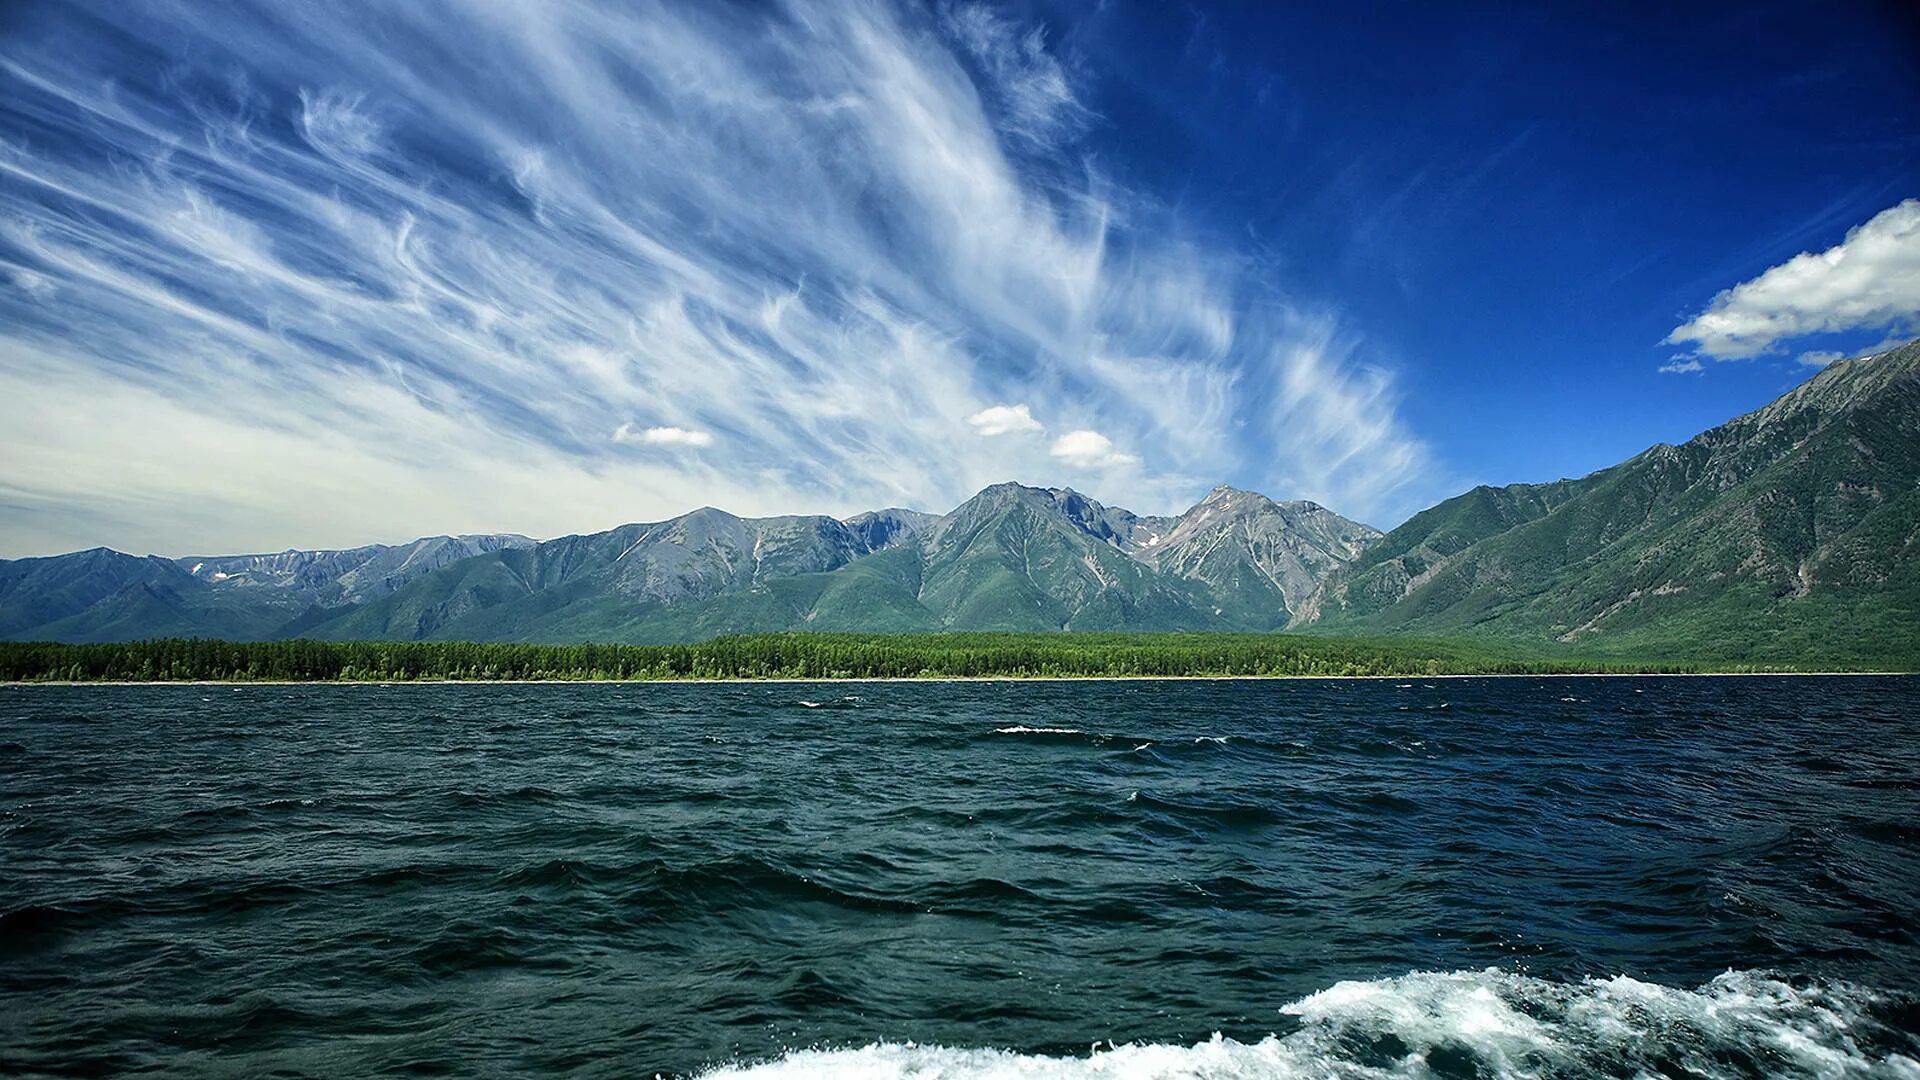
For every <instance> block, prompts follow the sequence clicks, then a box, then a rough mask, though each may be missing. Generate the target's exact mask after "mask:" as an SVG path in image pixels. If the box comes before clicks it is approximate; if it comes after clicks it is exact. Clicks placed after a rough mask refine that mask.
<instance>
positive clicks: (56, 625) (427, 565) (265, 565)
mask: <svg viewBox="0 0 1920 1080" xmlns="http://www.w3.org/2000/svg"><path fill="white" fill-rule="evenodd" d="M532 543H533V541H532V540H529V539H527V538H526V537H524V536H511V535H499V536H433V537H426V538H424V539H420V540H415V541H413V542H412V543H410V544H401V545H397V546H387V545H370V546H367V547H360V548H352V549H349V550H345V551H283V552H279V553H277V554H271V555H223V556H213V557H204V558H202V557H194V558H185V559H164V558H160V557H159V556H153V555H149V556H145V557H141V556H134V555H124V554H121V553H120V552H117V551H112V550H109V549H107V548H93V549H91V550H88V551H77V552H74V553H72V554H69V555H55V556H51V557H48V558H40V559H14V560H10V561H8V560H0V637H5V638H15V639H19V638H29V637H37V638H48V639H54V640H60V641H118V640H124V639H127V638H135V637H161V636H168V637H226V638H239V639H254V638H263V637H277V636H283V631H286V632H297V627H298V624H299V622H300V620H301V619H302V617H303V615H304V616H305V617H307V618H308V619H316V620H317V619H318V618H320V617H321V615H320V614H319V613H323V612H324V611H325V610H326V609H328V608H336V607H345V606H350V605H352V604H355V603H358V602H361V601H365V600H369V599H372V598H375V597H379V596H383V595H385V594H387V593H389V592H392V591H393V590H394V589H397V588H400V587H401V586H403V585H405V584H407V583H408V582H410V581H412V580H414V579H415V578H418V577H420V576H421V575H423V574H427V573H431V572H432V571H434V570H436V569H439V568H440V567H442V566H445V565H447V564H448V563H451V562H455V561H458V560H460V559H465V558H470V557H472V556H474V555H476V554H479V553H481V552H486V551H494V550H499V549H501V548H506V547H515V546H522V547H524V546H527V545H530V544H532Z"/></svg>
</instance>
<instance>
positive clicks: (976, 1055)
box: [703, 968, 1920, 1080]
mask: <svg viewBox="0 0 1920 1080" xmlns="http://www.w3.org/2000/svg"><path fill="white" fill-rule="evenodd" d="M1879 1000H1880V998H1879V996H1878V995H1877V994H1875V993H1874V992H1873V991H1870V990H1865V989H1862V988H1859V987H1855V986H1852V985H1849V984H1846V983H1836V982H1828V983H1814V984H1799V985H1796V984H1792V983H1788V982H1784V981H1782V980H1780V979H1778V978H1775V977H1773V976H1771V975H1769V974H1767V973H1764V972H1731V971H1730V972H1728V973H1726V974H1725V975H1722V976H1720V977H1718V978H1716V979H1714V980H1713V981H1712V982H1709V983H1707V984H1706V985H1705V986H1702V987H1699V988H1698V989H1695V990H1684V989H1678V988H1675V987H1669V986H1662V985H1659V984H1657V983H1648V982H1641V981H1640V980H1637V979H1632V978H1628V977H1626V976H1616V977H1614V978H1610V979H1587V980H1584V981H1582V982H1578V983H1564V982H1554V981H1552V980H1547V979H1538V978H1533V977H1530V976H1526V975H1516V974H1513V973H1511V972H1505V971H1501V970H1499V969H1494V968H1489V969H1487V970H1485V971H1456V972H1416V973H1414V974H1410V975H1403V976H1400V977H1398V978H1391V979H1377V980H1372V981H1349V982H1341V983H1336V984H1334V985H1333V986H1330V987H1328V988H1327V989H1325V990H1322V991H1320V992H1318V993H1315V994H1311V995H1309V996H1307V997H1304V998H1301V999H1300V1000H1298V1001H1295V1002H1293V1003H1291V1004H1289V1005H1286V1006H1284V1007H1283V1008H1282V1009H1281V1010H1280V1011H1281V1012H1282V1013H1284V1014H1287V1015H1289V1016H1292V1017H1295V1018H1297V1019H1298V1021H1299V1023H1300V1027H1299V1029H1298V1030H1295V1031H1293V1032H1291V1033H1289V1034H1287V1035H1285V1036H1273V1035H1269V1036H1267V1037H1266V1038H1264V1039H1261V1040H1259V1041H1258V1042H1240V1041H1237V1040H1234V1039H1229V1038H1224V1037H1222V1036H1220V1035H1218V1034H1216V1035H1214V1036H1213V1038H1211V1039H1209V1040H1208V1041H1206V1042H1202V1043H1198V1044H1196V1045H1190V1046H1182V1045H1173V1044H1166V1043H1131V1044H1125V1045H1119V1046H1115V1045H1113V1044H1111V1043H1109V1044H1107V1047H1106V1048H1105V1049H1101V1048H1100V1047H1098V1046H1095V1047H1094V1048H1093V1049H1092V1050H1091V1051H1090V1052H1089V1053H1088V1054H1087V1055H1086V1056H1084V1057H1082V1056H1048V1055H1039V1054H1021V1053H1016V1052H1013V1051H1009V1050H996V1049H964V1048H953V1047H944V1046H919V1045H915V1044H913V1043H888V1042H881V1043H873V1044H871V1045H868V1046H863V1047H859V1048H856V1049H840V1050H822V1049H812V1050H796V1051H792V1052H790V1053H788V1054H786V1055H784V1056H782V1057H780V1058H778V1059H776V1060H773V1061H766V1062H760V1063H753V1064H732V1065H725V1066H721V1067H719V1068H716V1069H713V1070H711V1071H709V1072H707V1073H705V1074H703V1075H704V1076H706V1077H708V1078H713V1080H718V1078H728V1080H733V1078H742V1080H796V1078H813V1077H820V1078H825V1077H836V1078H852V1080H869V1078H870V1080H908V1078H916V1077H927V1078H932V1077H940V1078H942V1080H974V1078H979V1080H1033V1078H1041V1080H1078V1078H1081V1077H1128V1078H1137V1080H1176V1078H1179V1080H1264V1078H1295V1077H1328V1078H1354V1080H1362V1078H1374V1077H1381V1078H1386V1077H1427V1076H1432V1075H1434V1074H1435V1072H1434V1070H1435V1067H1436V1066H1440V1067H1442V1068H1444V1069H1446V1070H1447V1071H1448V1072H1449V1073H1450V1074H1451V1073H1453V1072H1459V1071H1462V1067H1463V1065H1467V1066H1470V1067H1468V1068H1466V1069H1465V1070H1464V1071H1466V1072H1471V1073H1473V1074H1476V1075H1480V1076H1490V1077H1578V1076H1595V1075H1599V1076H1632V1075H1659V1074H1665V1073H1670V1072H1672V1071H1674V1070H1675V1069H1676V1068H1677V1069H1678V1070H1679V1071H1681V1072H1683V1073H1685V1074H1686V1075H1690V1076H1698V1077H1703V1078H1709V1080H1717V1078H1730V1077H1750V1076H1760V1075H1765V1076H1778V1077H1856V1076H1857V1077H1867V1078H1889V1080H1920V1061H1916V1060H1915V1059H1914V1058H1913V1057H1912V1056H1910V1055H1909V1054H1906V1053H1901V1052H1898V1051H1896V1050H1893V1049H1889V1048H1887V1046H1886V1043H1887V1042H1888V1041H1890V1040H1893V1039H1898V1038H1900V1037H1899V1036H1896V1035H1894V1034H1893V1033H1891V1032H1889V1031H1887V1030H1886V1029H1884V1028H1882V1027H1881V1025H1880V1024H1879V1023H1878V1022H1877V1021H1875V1020H1874V1019H1873V1018H1872V1017H1871V1016H1870V1015H1869V1011H1870V1009H1871V1007H1872V1006H1873V1005H1874V1004H1875V1003H1876V1002H1878V1001H1879ZM1388 1043H1391V1044H1394V1045H1396V1046H1397V1047H1400V1048H1403V1050H1400V1049H1397V1050H1396V1051H1395V1053H1394V1055H1393V1056H1383V1055H1381V1054H1379V1053H1378V1048H1379V1047H1380V1046H1382V1045H1384V1044H1388ZM1900 1045H1904V1046H1905V1047H1906V1048H1907V1049H1909V1050H1910V1049H1911V1044H1910V1043H1902V1044H1900ZM1435 1055H1441V1057H1440V1058H1438V1059H1436V1057H1435ZM1463 1058H1464V1060H1463Z"/></svg>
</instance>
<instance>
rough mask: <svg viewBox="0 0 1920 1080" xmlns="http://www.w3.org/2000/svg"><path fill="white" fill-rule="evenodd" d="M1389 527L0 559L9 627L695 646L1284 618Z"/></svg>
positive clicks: (821, 527) (1301, 511) (1056, 521)
mask: <svg viewBox="0 0 1920 1080" xmlns="http://www.w3.org/2000/svg"><path fill="white" fill-rule="evenodd" d="M1377 535H1378V533H1376V532H1375V531H1374V530H1372V529H1369V528H1367V527H1366V526H1364V525H1359V524H1357V523H1355V522H1351V521H1348V520H1346V519H1345V518H1342V517H1340V516H1339V515H1337V514H1334V513H1332V512H1331V511H1328V510H1325V509H1323V508H1321V507H1318V506H1315V505H1314V504H1312V503H1303V502H1295V503H1276V502H1273V501H1271V500H1269V499H1267V498H1265V497H1264V496H1260V495H1256V494H1253V493H1251V492H1239V491H1234V490H1233V489H1230V488H1221V489H1219V490H1216V491H1215V492H1214V493H1212V494H1211V495H1209V496H1208V497H1207V499H1206V500H1204V501H1202V502H1201V503H1200V504H1199V505H1197V506H1195V507H1194V508H1193V509H1191V510H1189V511H1188V512H1187V513H1186V514H1183V515H1180V516H1177V517H1142V516H1140V515H1137V514H1134V513H1132V512H1131V511H1128V510H1125V509H1121V508H1118V507H1108V506H1105V505H1103V504H1101V503H1099V502H1097V501H1095V500H1093V499H1089V498H1087V497H1086V496H1084V495H1081V494H1079V493H1078V492H1075V491H1071V490H1068V489H1064V488H1032V487H1025V486H1022V485H1019V484H997V485H995V486H993V487H990V488H987V489H986V490H984V491H982V492H980V493H979V494H978V495H976V496H974V497H973V498H972V499H969V500H968V501H967V502H965V503H963V504H961V505H960V506H959V507H957V508H955V509H954V510H953V511H952V512H950V513H948V514H945V515H933V514H926V513H920V512H917V511H912V510H902V509H888V510H877V511H872V512H869V513H865V514H859V515H856V516H854V517H851V518H848V519H846V520H844V521H843V520H836V519H834V518H831V517H825V516H796V517H782V518H762V519H750V518H740V517H736V516H734V515H732V514H729V513H726V512H724V511H721V510H716V509H713V508H710V507H709V508H703V509H701V510H696V511H694V512H692V513H689V514H684V515H682V516H680V517H677V518H673V519H670V520H668V521H663V522H653V523H642V524H633V525H623V526H620V527H619V528H615V529H610V530H608V531H606V532H601V533H593V534H588V535H582V536H568V537H561V538H559V539H556V540H549V541H545V542H541V543H535V542H533V541H530V540H527V539H525V538H524V537H515V536H481V537H434V538H429V539H425V540H419V541H415V542H414V543H412V544H407V545H401V546H398V547H369V548H361V549H354V550H352V551H335V552H299V551H290V552H283V553H280V554H277V555H242V556H213V557H203V558H191V559H181V560H167V559H158V558H148V559H140V558H136V557H133V556H127V555H121V554H119V553H117V552H109V551H105V550H104V549H102V550H100V551H96V552H82V553H76V554H74V555H66V556H59V557H57V558H55V559H23V560H16V561H14V562H11V563H0V611H4V612H5V613H6V616H7V618H6V621H5V622H4V623H0V636H5V637H12V638H26V637H38V638H54V639H59V640H84V641H92V640H119V639H125V638H132V637H146V636H155V635H158V634H168V635H201V636H222V637H233V638H270V637H287V636H312V637H329V638H363V639H365V638H394V639H416V638H465V639H473V640H539V641H578V640H605V641H682V640H694V639H699V638H704V637H710V636H713V635H715V634H720V633H730V632H746V631H761V630H784V629H838V630H869V631H899V632H906V631H924V630H941V629H955V630H962V629H964V630H1081V629H1109V630H1119V629H1143V630H1144V629H1156V630H1171V629H1179V630H1207V629H1271V628H1274V627H1278V626H1283V625H1285V624H1286V622H1287V621H1288V620H1289V619H1290V618H1291V611H1292V609H1293V606H1294V605H1296V604H1297V603H1299V602H1300V601H1301V600H1302V599H1303V598H1304V597H1305V596H1306V595H1307V594H1308V592H1309V591H1310V590H1311V588H1312V586H1313V585H1314V584H1315V583H1316V582H1317V581H1318V579H1319V577H1321V576H1323V575H1324V574H1325V573H1326V572H1328V570H1330V569H1331V568H1332V567H1334V566H1337V565H1340V564H1342V563H1344V562H1345V561H1347V560H1350V559H1351V558H1352V557H1353V556H1354V555H1355V554H1357V553H1358V552H1359V551H1360V550H1362V549H1363V548H1364V546H1365V544H1366V543H1367V542H1368V541H1369V540H1371V539H1372V538H1373V537H1375V536H1377Z"/></svg>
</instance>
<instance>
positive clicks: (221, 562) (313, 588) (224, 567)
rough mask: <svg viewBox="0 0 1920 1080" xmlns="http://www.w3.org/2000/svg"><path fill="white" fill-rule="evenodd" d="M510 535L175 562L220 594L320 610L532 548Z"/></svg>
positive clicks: (530, 543) (523, 539)
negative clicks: (273, 592) (279, 595)
mask: <svg viewBox="0 0 1920 1080" xmlns="http://www.w3.org/2000/svg"><path fill="white" fill-rule="evenodd" d="M532 546H533V541H532V540H530V539H528V538H527V537H524V536H520V535H517V534H514V533H490V534H485V535H479V536H429V537H424V538H422V539H419V540H415V541H414V542H412V543H410V544H399V545H394V546H388V545H385V544H370V545H368V546H366V547H357V548H347V549H345V550H342V551H295V550H288V551H281V552H277V553H274V554H269V555H209V556H193V557H189V558H185V559H178V560H176V561H177V562H178V563H179V564H180V565H181V566H182V567H184V568H185V569H186V571H187V573H189V574H192V575H193V576H194V577H195V578H196V579H198V580H200V581H203V582H206V583H208V584H210V585H214V586H217V587H219V588H222V589H280V590H284V591H286V592H287V593H288V594H290V595H292V596H294V597H297V598H298V599H300V600H302V601H304V602H306V603H310V604H320V605H323V606H328V607H333V606H338V605H341V604H353V603H359V602H361V601H363V600H371V599H373V598H375V597H379V596H384V595H386V594H387V593H390V592H392V591H393V590H395V589H397V588H399V587H401V586H402V585H405V584H406V583H407V582H409V581H412V580H413V579H414V578H417V577H419V576H421V575H422V574H427V573H431V572H432V571H435V570H438V569H440V568H441V567H443V566H445V565H447V564H448V563H452V562H459V561H460V560H461V559H468V558H472V557H473V556H475V555H480V554H483V553H485V552H490V551H500V550H503V549H510V548H523V547H532Z"/></svg>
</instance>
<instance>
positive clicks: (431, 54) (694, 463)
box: [0, 0, 1920, 555]
mask: <svg viewBox="0 0 1920 1080" xmlns="http://www.w3.org/2000/svg"><path fill="white" fill-rule="evenodd" d="M1296 7H1297V8H1299V9H1300V10H1292V9H1293V8H1296ZM1665 7H1667V6H1666V5H1645V6H1641V5H1626V6H1616V7H1613V8H1611V9H1610V11H1609V12H1608V13H1605V14H1602V15H1594V14H1591V13H1588V14H1583V15H1580V16H1578V17H1573V16H1570V15H1565V14H1561V13H1560V11H1561V9H1560V8H1559V7H1558V6H1555V5H1489V6H1469V5H1412V4H1407V5H1340V6H1329V5H1284V6H1283V5H1269V4H1250V5H1244V6H1237V5H1234V6H1213V5H1193V6H1176V5H1164V4H1126V3H1120V2H1118V0H1109V2H1107V3H1102V4H1081V3H1039V2H1036V3H1027V4H1015V5H1008V6H987V5H975V4H966V3H925V4H923V3H900V4H890V3H879V2H867V0H848V2H845V3H834V2H826V0H815V2H812V3H790V4H789V3H778V2H768V3H737V4H708V3H665V4H647V3H641V2H633V3H624V2H623V3H612V2H605V3H593V2H586V0H581V2H574V3H561V2H558V0H556V2H553V3H543V4H497V3H491V2H486V0H420V2H416V3H408V4H386V3H378V4H375V3H367V4H355V3H346V2H342V3H329V4H322V5H291V4H274V3H259V4H250V3H220V2H212V0H194V2H190V3H189V2H182V3H159V2H144V0H129V2H127V3H113V4H108V3H93V4H62V3H48V4H41V5H33V6H31V7H28V6H25V5H20V6H13V7H9V8H8V10H7V13H6V14H5V15H4V16H0V457H3V459H4V462H5V468H4V469H0V555H19V554H40V553H48V552H53V551H60V550H68V549H72V548H77V547H84V546H91V545H93V544H107V545H110V546H114V547H119V548H122V549H125V550H132V551H140V552H146V551H156V552H162V553H169V554H188V553H198V552H208V551H232V550H270V549H277V548H282V547H288V546H296V545H297V546H338V545H349V544H356V543H365V542H374V541H398V540H404V539H407V538H410V537H412V536H415V535H422V534H429V533H438V532H473V531H497V530H513V531H519V532H524V533H528V534H531V535H536V536H551V535H558V534H561V533H566V532H572V531H584V530H593V529H601V528H606V527H609V526H612V525H615V524H618V523H621V522H625V521H634V520H650V519H658V518H662V517H666V516H670V515H672V514H675V513H679V512H682V511H684V510H687V509H690V508H692V507H695V506H698V505H703V504H712V505H717V506H722V507H724V508H727V509H730V510H733V511H736V512H739V513H743V514H768V513H781V512H815V511H827V512H835V513H843V514H844V513H851V512H854V511H857V510H860V509H864V508H868V507H875V506H883V505H907V506H915V507H921V508H926V509H932V510H944V509H947V508H949V507H951V506H952V505H954V504H955V503H957V502H958V501H959V500H961V499H963V498H964V497H966V496H967V495H968V494H970V493H972V492H973V491H975V490H977V489H978V488H980V487H982V486H985V485H986V484H988V483H991V482H994V481H998V480H1003V479H1008V478H1015V479H1020V480H1023V481H1027V482H1030V483H1041V484H1065V485H1070V486H1073V487H1075V488H1077V489H1079V490H1082V491H1085V492H1088V493H1089V494H1092V495H1094V496H1095V497H1097V498H1100V499H1103V500H1105V501H1108V502H1112V503H1118V504H1120V505H1125V506H1129V507H1131V508H1133V509H1136V510H1140V511H1143V512H1165V511H1172V510H1177V509H1180V508H1182V507H1184V506H1185V505H1187V504H1189V503H1190V502H1192V501H1193V500H1195V499H1196V498H1198V497H1199V496H1200V495H1201V494H1203V493H1204V492H1205V491H1206V490H1207V489H1208V488H1210V487H1212V486H1213V485H1214V484H1216V483H1220V482H1222V481H1225V482H1230V483H1234V484H1237V485H1240V486H1244V487H1250V488H1255V489H1258V490H1261V491H1265V492H1267V493H1269V494H1271V495H1274V496H1276V497H1288V498H1296V497H1303V498H1312V499H1316V500H1319V501H1321V502H1323V503H1325V504H1327V505H1329V506H1331V507H1333V508H1334V509H1336V510H1339V511H1341V512H1343V513H1346V514H1349V515H1351V516H1354V517H1358V518H1361V519H1363V520H1366V521H1369V522H1371V523H1373V524H1376V525H1380V526H1383V527H1387V526H1391V525H1393V524H1395V523H1397V522H1398V521H1399V520H1401V519H1403V518H1404V517H1405V516H1406V515H1408V514H1409V513H1411V512H1413V511H1415V510H1418V509H1420V508H1421V507H1423V506H1425V505H1428V504H1430V503H1432V502H1434V501H1437V500H1439V499H1441V498H1444V497H1446V496H1448V495H1452V494H1455V493H1458V492H1459V491H1461V490H1464V489H1465V488H1467V487H1470V486H1472V485H1473V484H1475V483H1482V482H1491V483H1507V482H1513V481H1537V480H1547V479H1552V478H1554V477H1558V476H1563V475H1579V474H1582V473H1585V472H1588V471H1591V470H1592V469H1595V468H1599V467H1603V466H1605V465H1608V464H1611V463H1613V462H1615V461H1618V460H1620V459H1622V458H1625V457H1627V456H1630V455H1631V454H1633V453H1636V452H1638V451H1639V450H1641V449H1644V448H1645V447H1646V446H1648V445H1649V444H1651V443H1654V442H1658V441H1679V440H1683V439H1685V438H1687V437H1689V436H1691V435H1692V434H1694V433H1695V432H1697V431H1699V430H1701V429H1703V428H1705V427H1708V426H1711V425H1713V424H1715V423H1718V422H1720V421H1722V420H1724V419H1726V418H1728V417H1730V416H1732V415H1734V414H1736V413H1739V412H1742V411H1744V410H1746V409H1750V408H1753V407H1755V406H1758V405H1760V404H1762V403H1764V402H1765V401H1766V400H1768V399H1770V398H1772V397H1773V396H1775V395H1777V394H1778V393H1780V392H1781V391H1783V390H1784V389H1786V388H1787V387H1789V386H1791V385H1793V384H1794V383H1796V382H1797V381H1799V380H1801V379H1804V378H1806V377H1807V376H1808V375H1810V374H1811V373H1812V372H1813V371H1815V370H1816V369H1817V366H1818V365H1819V364H1820V363H1822V362H1824V361H1825V360H1827V359H1830V358H1831V357H1833V356H1836V355H1843V354H1853V353H1858V352H1862V351H1870V350H1872V349H1874V348H1876V347H1879V346H1881V345H1882V344H1883V343H1885V342H1888V341H1891V340H1897V339H1902V338H1904V337H1911V336H1914V335H1916V334H1920V324H1917V323H1916V319H1917V317H1920V202H1914V201H1910V200H1914V199H1916V198H1917V197H1920V181H1917V180H1916V178H1920V116H1916V106H1920V45H1917V44H1916V42H1917V41H1920V36H1917V35H1916V28H1915V25H1914V23H1913V21H1912V20H1911V19H1903V17H1902V16H1901V15H1900V14H1899V12H1900V8H1899V7H1898V6H1897V5H1892V4H1887V5H1848V4H1827V5H1819V6H1815V5H1811V4H1745V5H1737V6H1735V5H1728V6H1726V7H1724V8H1722V9H1720V10H1718V11H1712V10H1709V9H1707V8H1706V7H1695V8H1693V9H1692V10H1691V11H1689V12H1688V13H1686V14H1684V15H1676V14H1673V13H1670V12H1666V11H1664V10H1663V9H1664V8H1665ZM1314 9H1319V10H1314Z"/></svg>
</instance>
